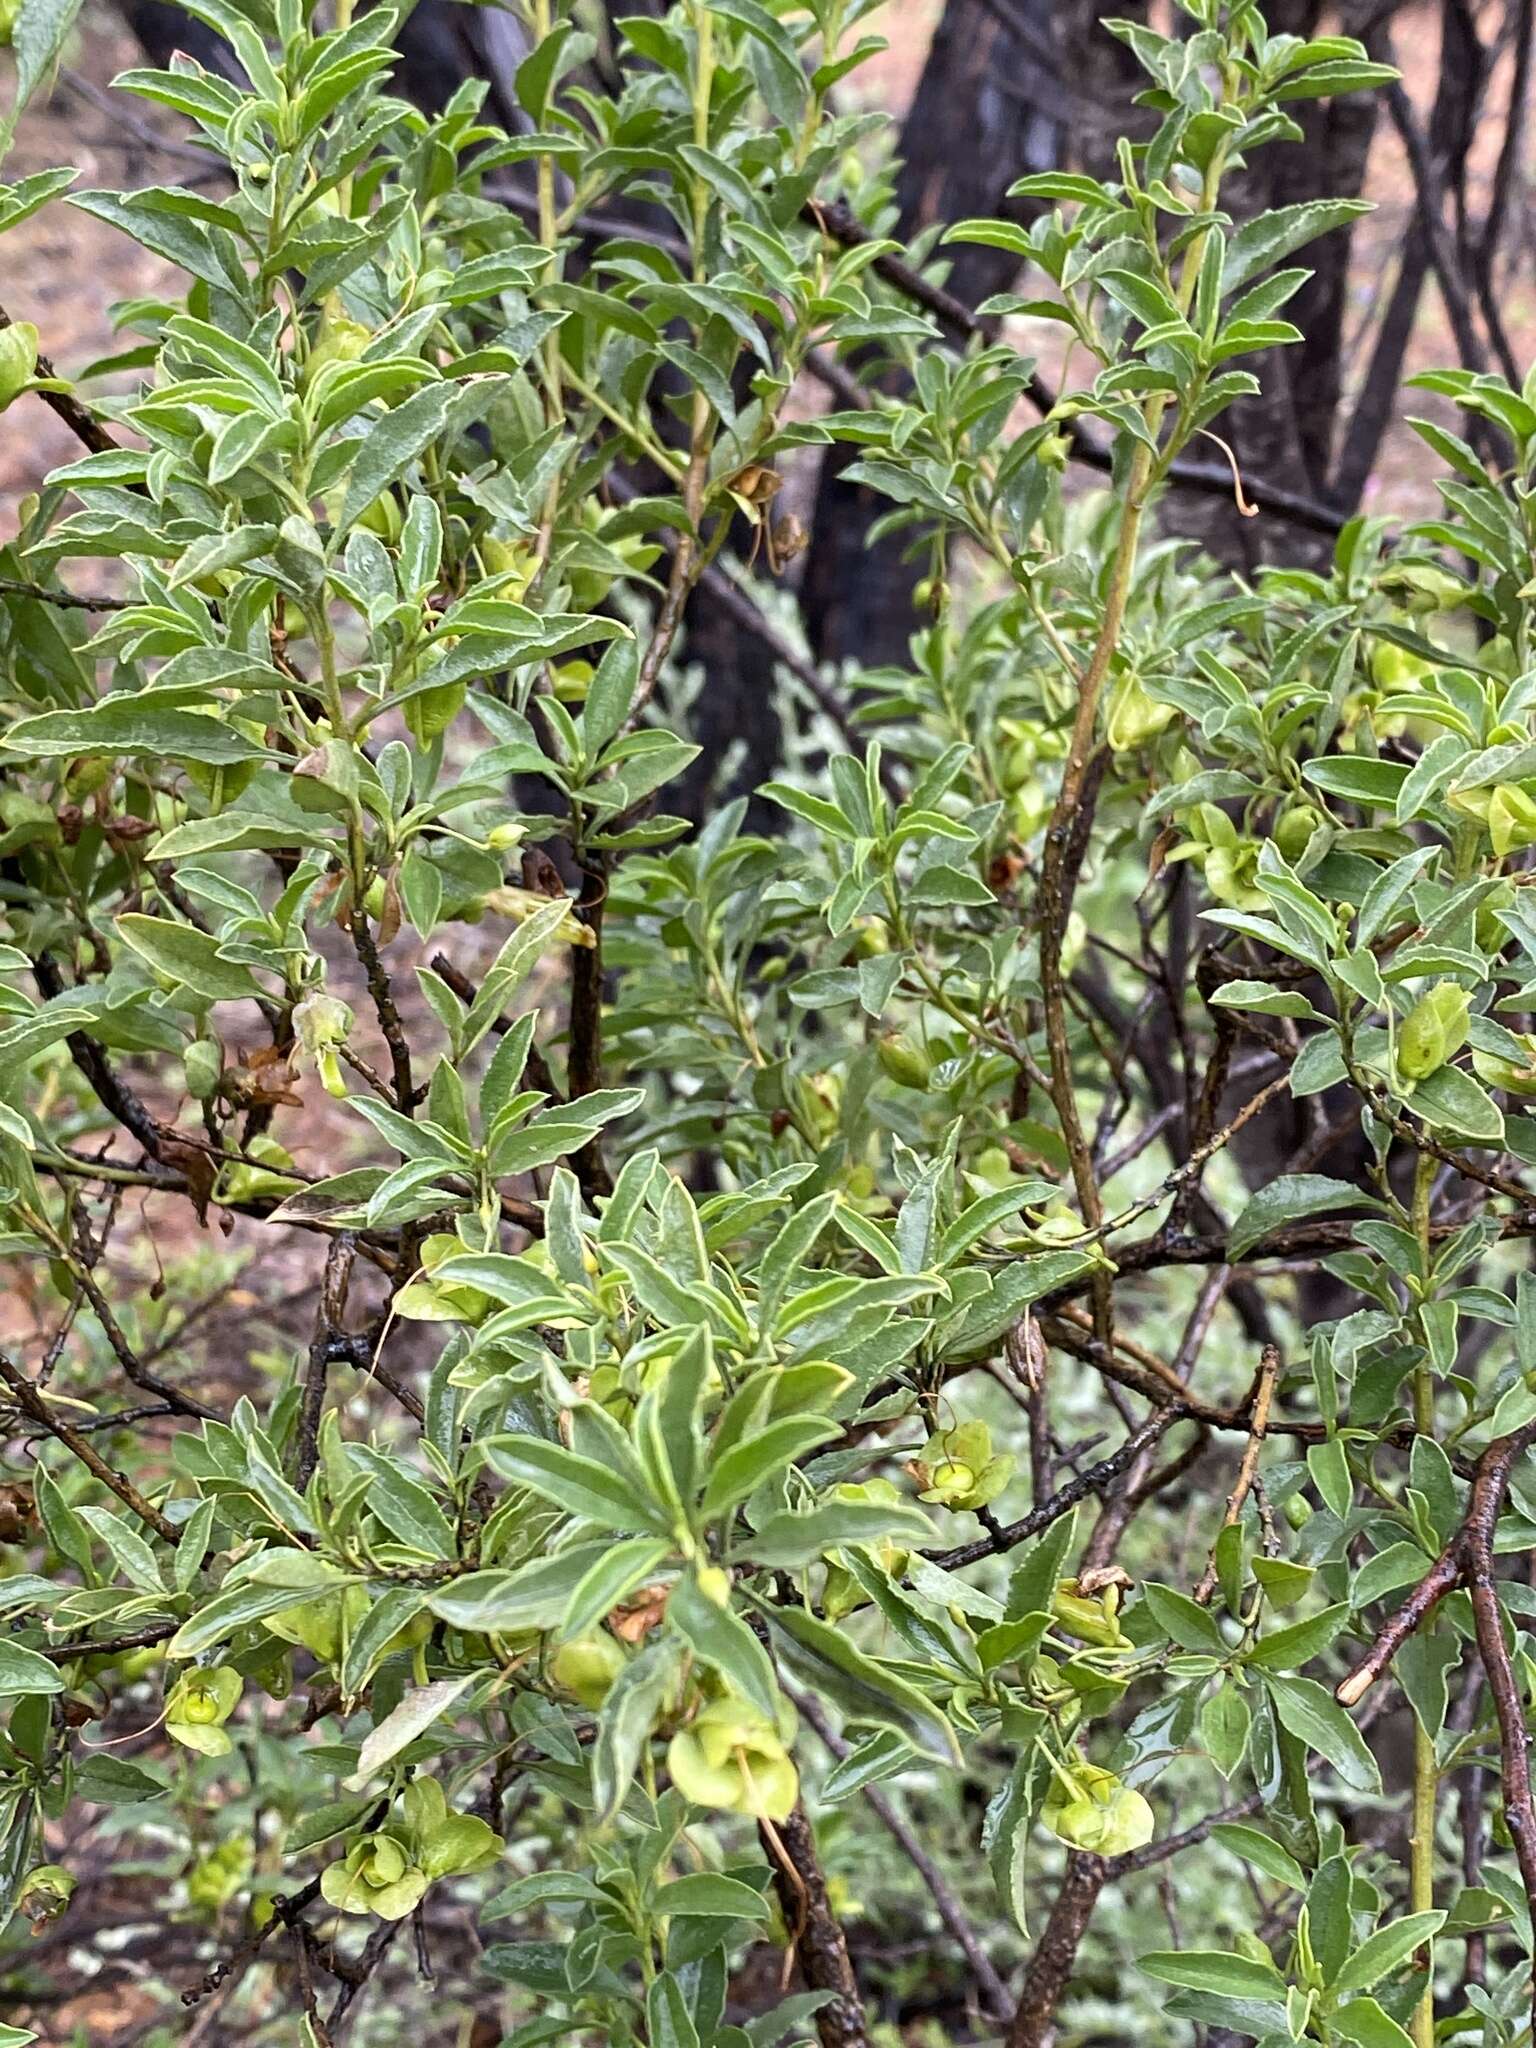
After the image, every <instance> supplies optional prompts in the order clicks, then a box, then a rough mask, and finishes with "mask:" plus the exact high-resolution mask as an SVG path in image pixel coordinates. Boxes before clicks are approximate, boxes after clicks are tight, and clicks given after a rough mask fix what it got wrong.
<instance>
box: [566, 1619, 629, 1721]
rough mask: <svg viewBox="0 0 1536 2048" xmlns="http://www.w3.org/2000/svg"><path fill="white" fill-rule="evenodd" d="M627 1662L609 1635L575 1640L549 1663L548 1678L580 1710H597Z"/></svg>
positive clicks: (621, 1650) (618, 1645) (579, 1637)
mask: <svg viewBox="0 0 1536 2048" xmlns="http://www.w3.org/2000/svg"><path fill="white" fill-rule="evenodd" d="M627 1662H628V1659H627V1658H626V1657H625V1655H624V1651H623V1648H622V1646H621V1645H620V1644H619V1643H617V1642H615V1641H614V1639H613V1637H612V1636H610V1635H602V1634H596V1635H590V1636H577V1637H576V1639H575V1641H574V1642H569V1643H562V1644H561V1645H560V1647H559V1649H558V1650H556V1652H555V1654H554V1656H553V1658H552V1659H551V1660H550V1666H549V1670H550V1676H551V1677H552V1678H553V1679H554V1681H555V1683H556V1685H558V1686H559V1687H560V1689H561V1690H562V1692H568V1693H569V1694H570V1695H571V1698H572V1699H574V1700H578V1701H579V1702H580V1703H581V1705H582V1706H584V1707H600V1706H601V1705H602V1704H603V1701H604V1700H605V1699H607V1697H608V1695H609V1693H610V1692H611V1691H612V1689H613V1684H614V1681H615V1679H617V1677H618V1675H619V1673H620V1672H621V1671H622V1670H623V1669H624V1666H625V1664H626V1663H627Z"/></svg>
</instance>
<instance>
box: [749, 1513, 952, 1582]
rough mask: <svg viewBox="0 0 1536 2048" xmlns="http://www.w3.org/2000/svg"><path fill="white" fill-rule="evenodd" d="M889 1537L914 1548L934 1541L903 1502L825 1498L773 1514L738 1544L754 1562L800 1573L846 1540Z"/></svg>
mask: <svg viewBox="0 0 1536 2048" xmlns="http://www.w3.org/2000/svg"><path fill="white" fill-rule="evenodd" d="M886 1537H890V1538H891V1539H892V1540H893V1541H896V1542H900V1543H902V1544H903V1545H906V1546H908V1547H911V1548H914V1549H915V1548H916V1547H917V1546H918V1545H919V1544H923V1543H930V1542H932V1540H933V1525H932V1523H931V1522H930V1521H929V1520H928V1518H927V1516H926V1515H924V1514H923V1513H922V1511H921V1510H920V1509H918V1508H915V1507H909V1506H908V1505H907V1504H906V1503H905V1502H895V1501H891V1502H876V1501H851V1500H849V1501H840V1500H828V1501H821V1502H818V1504H817V1505H816V1506H815V1507H813V1508H808V1509H806V1510H805V1511H804V1513H801V1514H794V1513H791V1512H789V1511H788V1510H785V1511H784V1512H782V1513H780V1514H776V1515H769V1516H768V1517H767V1518H766V1520H765V1521H764V1522H763V1523H762V1525H761V1526H760V1527H759V1528H757V1529H755V1530H752V1531H750V1532H749V1533H748V1534H746V1535H744V1536H743V1537H742V1538H741V1540H740V1542H739V1543H737V1545H736V1546H735V1548H736V1550H737V1551H739V1552H740V1554H741V1555H742V1556H743V1557H749V1558H751V1559H752V1560H753V1562H754V1563H755V1564H762V1565H771V1566H774V1567H775V1568H777V1569H780V1570H783V1571H799V1570H800V1569H801V1568H802V1567H803V1566H805V1565H808V1564H812V1563H814V1562H815V1560H816V1559H817V1558H819V1557H822V1556H824V1555H825V1554H826V1552H827V1551H829V1550H835V1549H836V1548H837V1547H838V1546H839V1545H840V1544H846V1543H879V1542H881V1541H882V1540H883V1539H885V1538H886Z"/></svg>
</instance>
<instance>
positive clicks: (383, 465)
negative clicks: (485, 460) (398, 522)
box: [337, 383, 489, 532]
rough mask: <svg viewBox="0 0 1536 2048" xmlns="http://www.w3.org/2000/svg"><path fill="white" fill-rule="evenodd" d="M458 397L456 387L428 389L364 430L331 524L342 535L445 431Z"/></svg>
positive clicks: (457, 408)
mask: <svg viewBox="0 0 1536 2048" xmlns="http://www.w3.org/2000/svg"><path fill="white" fill-rule="evenodd" d="M463 397H464V387H463V386H462V385H459V384H447V383H444V384H428V385H426V386H424V387H423V389H421V390H420V391H417V392H415V393H413V394H412V396H411V397H409V398H407V399H404V400H402V401H401V403H400V404H399V405H397V406H396V407H395V408H394V410H393V411H392V412H387V413H386V414H385V415H384V417H383V419H382V420H380V421H378V422H377V423H376V424H375V425H374V426H373V427H371V428H370V430H369V432H368V434H367V436H366V438H365V439H364V440H363V442H362V444H361V446H360V448H359V451H358V456H357V460H356V461H355V462H354V463H353V465H352V474H351V476H350V477H349V478H348V479H347V495H346V497H345V499H344V500H343V501H342V507H341V517H340V519H339V520H338V521H337V526H338V528H339V529H340V530H341V531H342V532H345V531H346V529H347V528H348V527H350V526H351V525H353V523H354V522H355V521H356V519H357V517H358V514H359V513H361V512H363V511H366V509H367V508H368V506H370V505H371V504H372V503H373V501H374V499H375V498H376V497H378V495H379V494H380V492H381V491H384V490H386V489H387V488H388V487H389V485H390V484H392V483H394V481H395V480H396V478H397V477H399V476H400V475H402V474H403V472H404V471H405V470H406V469H407V468H408V467H409V465H410V464H411V463H413V462H414V461H415V460H416V459H417V457H418V456H420V455H421V454H423V453H424V452H425V451H426V449H428V448H430V447H431V445H432V443H433V442H434V441H435V440H436V439H437V438H438V436H439V435H440V434H442V433H444V432H445V431H446V430H447V427H448V425H449V422H450V421H451V420H452V419H454V418H455V416H456V413H457V412H459V411H460V410H461V401H462V400H463ZM488 401H489V394H487V402H488Z"/></svg>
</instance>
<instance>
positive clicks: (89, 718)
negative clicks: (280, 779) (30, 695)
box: [0, 696, 272, 768]
mask: <svg viewBox="0 0 1536 2048" xmlns="http://www.w3.org/2000/svg"><path fill="white" fill-rule="evenodd" d="M0 746H4V747H5V748H6V749H7V751H8V752H10V753H13V754H27V755H30V756H31V757H32V758H33V759H34V760H39V761H61V760H66V759H69V758H71V757H73V756H74V755H76V754H138V755H145V756H147V757H148V758H149V759H151V760H158V759H166V760H171V761H201V762H203V763H205V764H206V765H208V766H209V767H215V768H227V767H233V766H234V765H235V764H236V763H237V762H240V761H266V760H270V759H271V758H272V757H271V755H270V753H269V751H268V749H267V748H266V747H264V746H262V745H261V744H260V743H259V742H258V741H256V740H252V739H249V738H247V736H246V735H245V734H244V733H242V732H237V731H236V730H235V728H234V727H233V726H230V725H222V724H220V722H219V720H218V719H216V718H209V717H207V716H206V715H205V714H204V713H202V712H200V711H175V710H171V709H168V708H167V709H162V708H160V707H157V706H153V705H149V704H145V703H144V702H143V700H142V699H139V700H135V699H133V698H131V697H127V696H124V697H120V698H119V697H106V698H103V700H102V701H101V703H99V704H96V705H93V706H92V707H91V709H89V710H88V711H45V712H43V713H42V714H41V715H40V716H39V717H36V718H22V719H18V720H17V722H16V724H15V725H13V726H12V727H11V728H10V730H9V731H8V732H6V733H5V734H4V735H3V737H0Z"/></svg>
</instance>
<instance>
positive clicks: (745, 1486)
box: [699, 1415, 841, 1521]
mask: <svg viewBox="0 0 1536 2048" xmlns="http://www.w3.org/2000/svg"><path fill="white" fill-rule="evenodd" d="M840 1434H841V1426H840V1425H839V1424H838V1423H836V1422H833V1421H831V1420H829V1419H828V1418H827V1417H826V1416H824V1415H782V1416H780V1417H779V1419H778V1420H777V1421H776V1422H770V1423H769V1424H768V1426H767V1427H766V1428H765V1429H761V1430H759V1431H758V1432H757V1434H756V1435H755V1436H751V1437H748V1438H747V1439H746V1440H745V1441H744V1442H742V1443H738V1444H733V1445H732V1446H731V1448H730V1449H729V1450H728V1451H726V1452H725V1453H724V1455H723V1456H722V1457H720V1458H717V1459H716V1460H714V1462H713V1463H712V1464H711V1466H710V1469H709V1476H708V1478H707V1479H706V1481H705V1483H704V1498H703V1500H702V1502H701V1503H700V1509H699V1512H700V1513H701V1514H702V1515H703V1517H704V1519H705V1520H706V1521H712V1520H713V1519H714V1517H715V1516H716V1515H723V1514H724V1513H725V1511H726V1510H727V1509H728V1508H732V1507H734V1506H735V1505H736V1503H737V1502H738V1501H742V1500H745V1499H746V1497H747V1495H748V1494H749V1493H751V1492H753V1491H754V1490H755V1489H756V1487H757V1486H758V1485H759V1484H760V1483H761V1482H762V1481H763V1480H764V1479H766V1478H767V1477H768V1475H769V1474H770V1473H772V1472H782V1471H784V1470H785V1469H786V1468H787V1467H788V1466H790V1465H792V1464H793V1463H794V1462H795V1460H796V1459H797V1458H801V1457H804V1455H805V1453H806V1452H807V1451H810V1450H814V1449H815V1448H816V1446H817V1445H818V1444H824V1443H827V1442H828V1441H830V1439H831V1438H833V1437H835V1436H838V1435H840Z"/></svg>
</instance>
